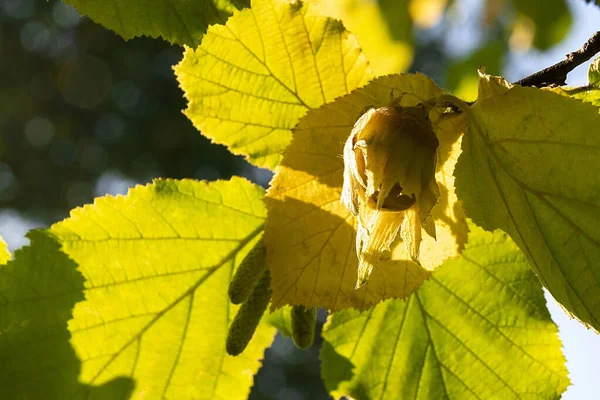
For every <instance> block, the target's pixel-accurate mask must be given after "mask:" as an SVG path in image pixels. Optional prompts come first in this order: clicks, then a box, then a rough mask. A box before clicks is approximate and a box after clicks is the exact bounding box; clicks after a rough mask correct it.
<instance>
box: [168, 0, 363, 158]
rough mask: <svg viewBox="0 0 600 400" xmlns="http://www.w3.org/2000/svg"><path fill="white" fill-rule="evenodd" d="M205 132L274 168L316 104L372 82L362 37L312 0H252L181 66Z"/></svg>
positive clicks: (191, 107)
mask: <svg viewBox="0 0 600 400" xmlns="http://www.w3.org/2000/svg"><path fill="white" fill-rule="evenodd" d="M175 74H176V75H177V79H178V80H179V83H180V85H181V87H182V89H183V90H184V92H185V96H186V98H187V99H188V101H189V104H188V108H187V110H186V111H185V113H186V115H187V116H188V118H190V119H191V120H192V122H193V123H194V126H195V127H196V128H198V129H199V130H200V131H201V132H202V134H204V135H205V136H207V137H209V138H210V139H212V140H213V141H214V142H216V143H220V144H224V145H226V146H227V147H228V148H229V150H230V151H231V152H233V153H234V154H241V155H244V156H246V157H247V159H248V161H250V162H251V163H253V164H255V165H257V166H260V167H267V168H273V167H275V166H276V165H277V164H278V163H279V161H280V160H281V157H282V153H283V150H284V149H285V148H286V147H287V145H288V144H289V143H290V141H291V137H292V133H291V129H292V128H293V127H294V125H296V123H297V122H298V120H299V119H300V118H301V117H302V116H303V115H304V114H305V113H306V112H307V111H308V110H309V109H311V108H317V107H319V106H320V105H322V104H324V103H327V102H330V101H332V100H333V99H335V98H336V97H339V96H342V95H344V94H347V93H349V92H350V91H351V90H353V89H354V88H356V87H358V86H361V85H363V84H365V83H366V82H368V80H369V79H370V78H371V76H372V73H371V70H370V68H369V66H368V63H367V61H366V59H365V57H364V55H363V54H362V52H361V50H360V48H359V47H358V44H357V41H356V38H355V37H354V36H352V35H350V34H349V33H348V32H347V31H346V30H344V27H343V25H342V24H341V22H339V21H337V20H334V19H331V18H327V17H323V16H322V15H320V14H319V12H318V10H314V7H313V6H311V5H310V3H304V4H302V3H300V2H287V1H283V0H254V1H253V2H252V8H251V9H248V10H244V11H242V12H240V13H237V14H236V15H234V16H233V17H232V18H230V19H229V21H227V24H225V25H216V26H212V27H211V28H210V29H209V31H208V33H207V34H206V36H205V37H204V40H203V41H202V45H201V46H200V47H199V48H198V49H196V50H195V51H194V50H192V49H188V50H187V51H186V52H185V54H184V59H183V60H182V61H181V63H180V64H179V65H177V67H176V68H175Z"/></svg>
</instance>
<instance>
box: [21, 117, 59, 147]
mask: <svg viewBox="0 0 600 400" xmlns="http://www.w3.org/2000/svg"><path fill="white" fill-rule="evenodd" d="M54 132H55V129H54V124H53V123H52V121H50V120H49V119H48V118H44V117H33V118H32V119H30V120H29V122H27V124H26V125H25V137H26V138H27V141H29V143H31V145H32V146H35V147H44V146H46V145H48V144H50V142H52V138H53V137H54Z"/></svg>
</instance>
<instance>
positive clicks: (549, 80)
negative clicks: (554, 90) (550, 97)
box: [515, 31, 600, 87]
mask: <svg viewBox="0 0 600 400" xmlns="http://www.w3.org/2000/svg"><path fill="white" fill-rule="evenodd" d="M597 53H600V31H598V32H596V33H594V34H593V35H592V37H591V38H590V39H589V40H588V41H587V42H586V43H585V44H584V45H583V47H582V48H581V49H579V50H577V51H574V52H572V53H569V54H567V59H566V60H563V61H561V62H559V63H556V64H554V65H552V66H550V67H548V68H544V69H543V70H541V71H538V72H536V73H535V74H532V75H529V76H528V77H526V78H523V79H521V80H520V81H516V82H515V84H517V85H521V86H536V87H544V86H550V85H552V84H557V85H565V84H566V80H567V74H568V73H569V72H571V71H573V70H574V69H575V68H576V67H578V66H579V65H581V64H583V63H584V62H586V61H587V60H589V59H590V58H592V57H594V55H596V54H597Z"/></svg>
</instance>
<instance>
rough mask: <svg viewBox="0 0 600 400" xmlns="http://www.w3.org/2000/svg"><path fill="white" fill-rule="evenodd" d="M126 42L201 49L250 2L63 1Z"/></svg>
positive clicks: (244, 0)
mask: <svg viewBox="0 0 600 400" xmlns="http://www.w3.org/2000/svg"><path fill="white" fill-rule="evenodd" d="M63 1H64V2H65V3H66V4H69V5H73V6H75V8H77V10H78V11H79V12H80V13H81V14H84V15H88V16H89V17H90V18H91V19H92V20H93V21H94V22H97V23H99V24H101V25H103V26H104V27H106V28H108V29H110V30H113V31H114V32H116V33H117V34H118V35H120V36H122V37H123V38H124V39H133V38H134V37H137V36H150V37H153V38H158V37H162V38H163V39H165V40H167V41H169V42H171V43H173V44H181V45H183V44H186V45H188V46H193V47H195V46H198V45H199V44H200V41H201V39H202V35H203V34H204V33H205V32H206V29H207V28H208V26H210V25H213V24H219V23H224V22H225V21H226V20H227V18H229V17H230V16H231V15H232V14H233V12H234V11H235V10H237V9H242V8H243V7H248V6H249V1H248V0H113V1H102V0H63Z"/></svg>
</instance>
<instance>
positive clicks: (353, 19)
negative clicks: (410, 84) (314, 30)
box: [311, 0, 427, 75]
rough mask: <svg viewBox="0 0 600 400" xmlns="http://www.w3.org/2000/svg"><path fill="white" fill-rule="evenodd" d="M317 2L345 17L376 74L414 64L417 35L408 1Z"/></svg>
mask: <svg viewBox="0 0 600 400" xmlns="http://www.w3.org/2000/svg"><path fill="white" fill-rule="evenodd" d="M311 2H315V1H314V0H311ZM316 3H317V4H318V6H319V7H320V9H321V10H322V12H323V13H324V14H325V15H328V16H331V17H333V18H338V19H340V20H342V22H343V23H344V26H345V27H346V28H348V30H349V31H350V32H352V33H353V34H355V35H356V36H357V38H358V41H359V43H360V47H361V48H362V49H363V51H364V52H365V55H366V57H367V59H368V60H369V63H370V64H371V66H372V67H373V71H375V74H377V75H386V74H394V73H399V72H404V71H406V70H407V69H408V67H410V64H411V62H412V59H413V47H412V41H413V38H412V21H411V16H410V15H409V4H408V2H407V1H396V0H378V1H372V0H317V1H316ZM411 10H412V9H411ZM416 11H417V12H419V11H425V10H424V9H423V8H419V10H416ZM419 15H422V14H419ZM426 18H427V17H426Z"/></svg>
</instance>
